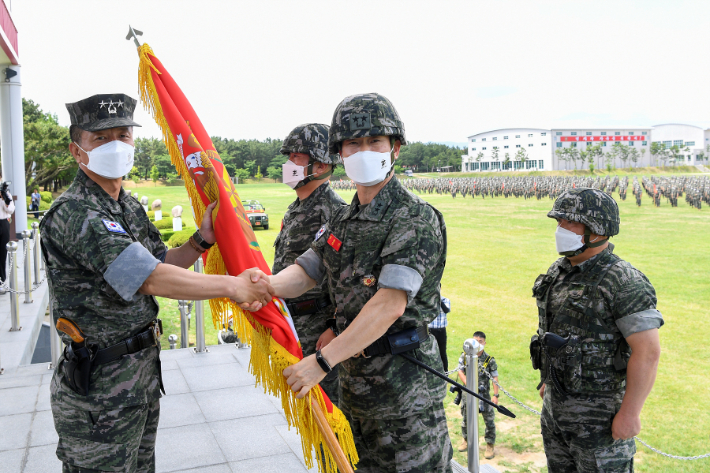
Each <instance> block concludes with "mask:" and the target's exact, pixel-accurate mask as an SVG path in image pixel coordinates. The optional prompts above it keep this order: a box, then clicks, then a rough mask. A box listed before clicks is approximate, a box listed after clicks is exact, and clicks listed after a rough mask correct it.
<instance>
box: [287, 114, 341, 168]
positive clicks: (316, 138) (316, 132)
mask: <svg viewBox="0 0 710 473" xmlns="http://www.w3.org/2000/svg"><path fill="white" fill-rule="evenodd" d="M291 153H303V154H307V155H309V156H310V157H311V159H314V160H315V161H318V162H321V163H324V164H340V156H339V155H338V154H337V153H336V154H330V153H329V152H328V125H322V124H320V123H306V124H305V125H298V126H297V127H296V128H294V129H293V130H291V133H289V134H288V136H287V137H286V138H285V139H284V141H283V144H282V145H281V154H285V155H290V154H291Z"/></svg>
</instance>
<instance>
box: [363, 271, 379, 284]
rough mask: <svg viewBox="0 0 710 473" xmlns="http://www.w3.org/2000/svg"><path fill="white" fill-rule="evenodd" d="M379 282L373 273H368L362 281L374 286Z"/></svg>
mask: <svg viewBox="0 0 710 473" xmlns="http://www.w3.org/2000/svg"><path fill="white" fill-rule="evenodd" d="M376 282H377V279H376V278H375V276H373V275H372V274H368V275H367V276H364V277H363V278H362V283H363V284H364V285H365V286H367V287H372V286H374V285H375V283H376Z"/></svg>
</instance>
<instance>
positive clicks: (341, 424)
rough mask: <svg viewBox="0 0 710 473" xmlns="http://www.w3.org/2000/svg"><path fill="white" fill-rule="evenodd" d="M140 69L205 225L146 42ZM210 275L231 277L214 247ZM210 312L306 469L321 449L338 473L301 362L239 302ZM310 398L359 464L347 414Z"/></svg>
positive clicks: (144, 92)
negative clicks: (275, 403) (297, 371)
mask: <svg viewBox="0 0 710 473" xmlns="http://www.w3.org/2000/svg"><path fill="white" fill-rule="evenodd" d="M138 54H139V56H140V65H139V68H138V83H139V87H140V97H141V100H142V101H143V104H144V106H145V107H146V108H147V109H148V110H149V111H150V112H152V115H153V118H154V119H155V121H156V123H157V124H158V126H159V127H160V129H161V131H162V133H163V141H164V142H165V146H166V147H167V149H168V153H169V154H170V158H171V161H172V163H173V165H174V166H175V169H176V170H177V172H178V174H179V175H180V177H182V180H183V182H184V183H185V189H186V190H187V194H188V196H189V198H190V203H191V204H192V208H193V210H194V212H195V218H196V220H197V222H202V218H203V216H204V213H205V205H204V204H203V203H202V199H201V198H200V195H199V193H198V191H197V188H196V187H195V183H194V182H193V180H192V177H191V176H190V174H189V172H188V170H187V166H185V162H184V161H183V158H182V155H181V154H180V149H179V147H178V145H177V142H176V141H175V137H174V136H173V134H172V132H171V131H170V127H169V126H168V122H167V120H166V119H165V116H164V115H163V110H162V107H161V105H160V99H159V97H158V92H157V90H156V88H155V84H154V83H153V77H152V76H151V70H153V71H155V72H156V73H158V74H160V71H158V69H157V68H156V67H155V66H154V65H153V63H152V62H151V60H150V58H149V57H148V54H150V55H153V56H154V54H153V50H152V49H151V48H150V46H148V45H147V44H145V43H144V44H143V45H142V46H141V47H140V48H139V50H138ZM205 273H206V274H221V275H224V274H226V273H227V271H226V267H225V265H224V260H223V259H222V255H221V252H220V251H219V246H218V245H215V246H213V247H212V248H211V249H210V250H209V253H208V254H207V261H206V262H205ZM209 303H210V309H211V311H212V322H213V324H214V326H215V328H220V327H227V326H228V325H227V324H228V323H229V319H230V318H231V319H232V323H233V328H234V331H235V333H237V334H238V336H239V338H240V339H241V340H243V341H246V342H247V343H249V344H250V345H251V346H252V350H251V358H250V360H249V371H250V372H251V373H252V374H253V375H254V377H255V378H256V380H257V383H258V384H261V386H262V387H263V388H264V392H268V393H270V394H272V395H274V396H276V397H278V398H280V399H281V407H282V408H283V411H284V414H285V416H286V420H287V422H288V425H289V428H290V427H292V426H293V427H296V430H297V431H298V433H299V434H300V435H301V447H302V448H303V458H304V459H305V461H306V467H307V468H308V469H310V468H313V457H312V455H311V454H312V451H313V449H315V450H316V455H317V456H319V457H320V451H321V448H322V450H323V452H324V453H325V461H324V462H323V464H321V462H318V470H319V471H320V472H321V473H337V467H336V466H335V461H334V459H333V457H332V455H331V453H330V450H328V448H327V447H326V446H325V444H324V443H323V437H322V435H321V433H320V431H319V430H318V427H317V425H316V423H315V421H314V419H313V417H312V414H311V409H310V407H309V406H310V403H309V400H308V399H296V393H294V392H293V391H292V390H291V388H290V387H289V386H288V384H286V378H285V377H284V376H283V370H284V369H286V368H287V367H288V366H290V365H292V364H295V363H297V362H298V361H299V360H298V358H296V357H295V356H294V355H292V354H291V353H289V352H288V351H287V350H286V349H285V348H284V347H282V346H281V345H279V344H278V343H276V341H274V339H273V338H272V337H271V332H270V330H269V329H268V328H266V327H264V326H263V325H261V324H259V323H258V322H257V321H256V320H255V319H254V318H253V316H252V315H251V314H250V313H249V312H245V311H244V310H242V309H241V308H240V307H239V306H238V305H237V304H235V303H234V302H232V301H231V300H229V299H226V298H221V299H211V300H210V301H209ZM309 396H315V397H316V400H317V401H318V403H319V404H320V405H321V407H322V408H323V411H324V413H325V415H326V418H327V419H328V423H329V424H330V426H331V427H332V428H333V431H334V432H335V434H336V435H337V436H338V442H339V443H340V445H341V447H342V448H343V451H344V452H345V454H346V455H347V457H348V459H349V460H350V462H351V463H352V464H356V463H357V461H358V455H357V451H356V450H355V442H354V439H353V436H352V431H351V430H350V424H349V423H348V421H347V419H346V418H345V415H344V414H343V413H342V411H340V410H339V409H338V408H337V407H335V406H333V413H332V414H330V413H328V411H327V410H326V409H325V401H324V400H323V395H322V393H321V391H320V389H312V390H311V391H310V393H309Z"/></svg>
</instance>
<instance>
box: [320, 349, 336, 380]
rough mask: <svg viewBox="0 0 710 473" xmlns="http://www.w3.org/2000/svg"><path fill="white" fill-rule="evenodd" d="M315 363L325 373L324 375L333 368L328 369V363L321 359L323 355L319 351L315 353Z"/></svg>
mask: <svg viewBox="0 0 710 473" xmlns="http://www.w3.org/2000/svg"><path fill="white" fill-rule="evenodd" d="M316 361H317V362H318V364H319V365H320V367H321V369H322V370H323V371H325V372H326V374H327V373H330V372H331V371H333V368H331V367H330V363H328V362H327V361H326V359H325V358H323V355H322V354H321V352H320V350H318V351H317V352H316Z"/></svg>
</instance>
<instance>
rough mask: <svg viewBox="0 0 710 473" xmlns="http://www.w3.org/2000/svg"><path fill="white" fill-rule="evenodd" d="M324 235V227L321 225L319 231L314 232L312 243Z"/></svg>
mask: <svg viewBox="0 0 710 473" xmlns="http://www.w3.org/2000/svg"><path fill="white" fill-rule="evenodd" d="M324 233H325V225H323V226H322V227H320V229H319V230H318V231H317V232H316V239H315V240H313V241H318V239H319V238H320V237H322V236H323V234H324Z"/></svg>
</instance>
